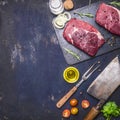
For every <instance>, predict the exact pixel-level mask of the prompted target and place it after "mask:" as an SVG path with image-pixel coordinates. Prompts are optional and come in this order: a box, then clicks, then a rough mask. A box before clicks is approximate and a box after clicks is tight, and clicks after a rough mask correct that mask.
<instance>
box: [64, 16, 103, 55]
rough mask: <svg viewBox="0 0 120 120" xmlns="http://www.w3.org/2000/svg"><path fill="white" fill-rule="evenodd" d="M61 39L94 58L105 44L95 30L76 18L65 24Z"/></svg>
mask: <svg viewBox="0 0 120 120" xmlns="http://www.w3.org/2000/svg"><path fill="white" fill-rule="evenodd" d="M63 37H64V38H65V39H66V40H67V41H68V42H69V43H71V44H72V45H74V46H76V47H77V48H79V49H81V50H82V51H84V52H85V53H87V54H88V55H90V56H94V55H95V54H96V53H97V51H98V49H99V48H100V47H101V46H102V45H103V44H104V42H105V40H104V38H103V36H102V35H101V33H100V32H99V31H98V30H97V29H96V28H94V27H93V26H92V25H90V24H89V23H87V22H84V21H81V20H78V19H76V18H72V19H71V20H70V21H69V22H68V23H67V25H66V27H65V29H64V31H63Z"/></svg>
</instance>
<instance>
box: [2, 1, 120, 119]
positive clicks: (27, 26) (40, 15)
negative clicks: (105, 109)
mask: <svg viewBox="0 0 120 120" xmlns="http://www.w3.org/2000/svg"><path fill="white" fill-rule="evenodd" d="M96 1H97V0H92V2H96ZM74 4H75V7H74V9H77V8H80V7H83V6H85V5H88V0H84V1H83V0H74ZM53 17H54V15H52V14H51V13H50V10H49V6H48V0H0V120H64V119H62V117H61V112H62V110H63V109H65V108H70V105H69V102H67V103H66V104H65V105H64V106H63V107H62V108H61V109H57V108H56V106H55V105H56V102H57V101H58V100H59V99H60V98H61V97H62V96H63V95H64V94H65V93H66V92H67V91H68V90H69V89H71V87H73V84H68V83H66V82H65V81H64V80H63V76H62V74H63V71H64V69H65V68H66V67H68V66H69V65H68V64H67V63H66V61H65V59H64V56H63V53H62V51H61V48H60V46H59V43H58V40H57V37H56V34H55V31H54V29H53V26H52V23H51V22H52V19H53ZM119 53H120V49H118V50H115V51H113V52H110V53H107V54H104V55H101V56H99V57H95V58H92V59H90V60H88V61H85V62H81V63H79V64H76V65H74V66H75V67H77V68H78V69H79V71H80V73H81V74H83V73H84V72H85V71H86V70H87V68H88V67H89V66H90V65H91V64H93V63H94V62H95V61H98V60H100V61H101V64H102V66H101V68H100V69H101V70H103V68H104V67H105V66H106V65H107V64H108V62H109V61H111V60H112V59H113V58H114V57H115V56H116V55H117V54H119ZM99 73H100V72H99V71H96V72H95V73H94V74H93V75H92V76H91V77H90V79H89V80H88V81H87V82H86V83H84V84H82V86H81V87H80V88H79V90H78V91H77V92H76V93H75V94H74V96H73V97H75V98H77V99H78V100H79V104H78V107H79V114H78V115H77V116H71V117H70V118H69V119H70V120H83V117H84V116H85V115H86V113H87V112H88V111H89V110H90V108H91V107H92V106H93V105H96V103H97V102H98V101H97V100H96V99H94V98H93V97H91V96H89V95H88V94H87V93H86V90H87V88H88V86H89V85H90V83H91V82H92V81H93V80H94V79H95V78H96V77H97V75H98V74H99ZM81 91H82V92H83V94H82V95H80V92H81ZM119 93H120V88H118V89H117V90H116V91H115V92H114V94H113V95H112V96H111V97H110V98H109V100H114V101H116V103H117V104H118V105H120V97H119ZM73 97H72V98H73ZM82 99H88V100H89V101H90V103H91V105H90V108H89V109H87V110H84V109H82V108H81V106H80V103H81V101H82ZM119 119H120V118H118V119H114V120H119ZM96 120H104V118H103V117H102V114H100V115H99V116H98V117H97V118H96Z"/></svg>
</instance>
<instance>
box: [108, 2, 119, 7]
mask: <svg viewBox="0 0 120 120" xmlns="http://www.w3.org/2000/svg"><path fill="white" fill-rule="evenodd" d="M110 4H111V5H114V6H117V7H120V2H117V1H113V2H110Z"/></svg>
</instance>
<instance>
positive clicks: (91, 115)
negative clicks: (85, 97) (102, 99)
mask: <svg viewBox="0 0 120 120" xmlns="http://www.w3.org/2000/svg"><path fill="white" fill-rule="evenodd" d="M99 113H100V110H99V109H96V108H95V107H92V108H91V110H90V111H89V113H88V114H87V115H86V116H85V118H84V120H94V118H95V117H96V116H97V115H98V114H99Z"/></svg>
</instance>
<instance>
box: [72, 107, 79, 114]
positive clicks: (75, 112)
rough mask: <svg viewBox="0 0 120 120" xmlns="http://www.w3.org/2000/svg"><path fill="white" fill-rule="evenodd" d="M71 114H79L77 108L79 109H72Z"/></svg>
mask: <svg viewBox="0 0 120 120" xmlns="http://www.w3.org/2000/svg"><path fill="white" fill-rule="evenodd" d="M71 114H72V115H76V114H78V108H77V107H72V108H71Z"/></svg>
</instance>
